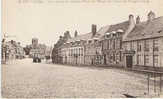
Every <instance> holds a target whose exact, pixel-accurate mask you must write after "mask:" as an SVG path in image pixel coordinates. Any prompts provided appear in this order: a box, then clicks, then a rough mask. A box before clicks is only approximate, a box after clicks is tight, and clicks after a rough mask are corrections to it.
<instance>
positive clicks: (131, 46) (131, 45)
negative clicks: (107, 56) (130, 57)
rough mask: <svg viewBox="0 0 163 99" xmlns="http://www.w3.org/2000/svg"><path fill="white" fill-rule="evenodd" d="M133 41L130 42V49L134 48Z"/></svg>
mask: <svg viewBox="0 0 163 99" xmlns="http://www.w3.org/2000/svg"><path fill="white" fill-rule="evenodd" d="M133 43H134V42H130V50H134V44H133Z"/></svg>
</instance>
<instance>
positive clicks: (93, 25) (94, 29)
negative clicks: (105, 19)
mask: <svg viewBox="0 0 163 99" xmlns="http://www.w3.org/2000/svg"><path fill="white" fill-rule="evenodd" d="M96 32H97V26H96V25H95V24H92V35H93V36H95V34H96Z"/></svg>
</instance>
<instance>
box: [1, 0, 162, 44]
mask: <svg viewBox="0 0 163 99" xmlns="http://www.w3.org/2000/svg"><path fill="white" fill-rule="evenodd" d="M2 1H3V17H2V22H3V24H2V26H3V27H2V32H3V33H7V34H8V35H16V37H15V38H12V37H11V38H8V40H9V39H14V40H17V41H20V42H21V45H23V46H25V45H26V44H31V39H32V38H33V37H37V38H39V43H44V44H46V45H52V46H53V44H54V43H55V42H56V41H57V40H58V38H59V36H60V35H63V33H64V32H65V31H66V30H69V31H70V32H71V35H72V36H73V35H74V32H75V30H77V31H78V32H79V34H83V33H88V32H90V31H91V24H97V27H98V29H99V28H100V27H102V26H105V25H110V24H116V23H118V22H122V21H126V20H128V15H129V14H133V15H134V16H137V15H140V18H141V20H146V19H147V14H148V12H149V11H150V10H152V11H154V12H155V13H156V17H159V16H163V13H161V9H163V7H161V6H160V5H163V3H162V2H159V1H162V0H150V3H60V4H59V3H47V2H44V3H41V4H40V3H24V4H20V3H18V0H2ZM43 1H46V0H43ZM139 1H140V0H139Z"/></svg>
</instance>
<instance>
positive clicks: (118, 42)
mask: <svg viewBox="0 0 163 99" xmlns="http://www.w3.org/2000/svg"><path fill="white" fill-rule="evenodd" d="M134 26H135V21H134V16H133V15H129V20H128V21H124V22H122V23H118V24H115V25H110V27H109V29H108V31H107V32H106V33H105V35H104V36H103V37H102V44H103V45H102V52H103V56H104V65H120V66H123V53H122V52H123V49H122V40H123V38H125V36H126V34H128V33H129V32H130V31H132V29H133V28H134Z"/></svg>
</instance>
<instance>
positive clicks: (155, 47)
mask: <svg viewBox="0 0 163 99" xmlns="http://www.w3.org/2000/svg"><path fill="white" fill-rule="evenodd" d="M158 50H159V49H158V39H154V40H153V51H158Z"/></svg>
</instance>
